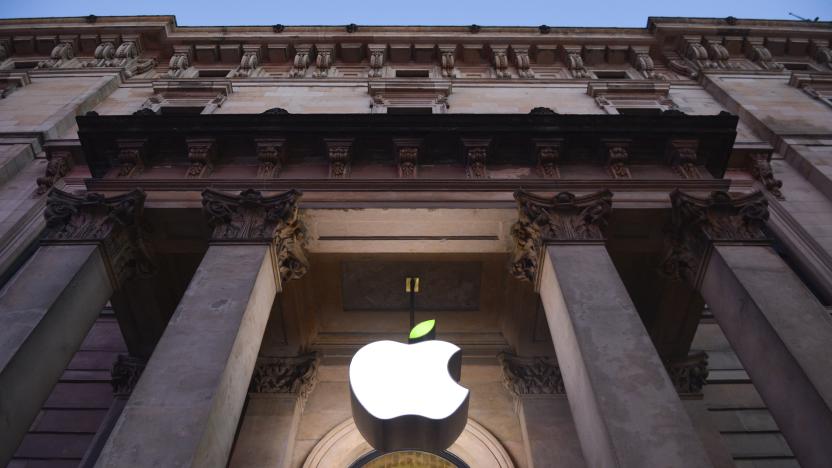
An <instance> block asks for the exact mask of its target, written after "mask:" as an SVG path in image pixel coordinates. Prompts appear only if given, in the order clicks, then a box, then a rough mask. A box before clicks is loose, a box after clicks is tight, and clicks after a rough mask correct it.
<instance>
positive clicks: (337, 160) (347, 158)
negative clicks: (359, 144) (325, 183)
mask: <svg viewBox="0 0 832 468" xmlns="http://www.w3.org/2000/svg"><path fill="white" fill-rule="evenodd" d="M324 143H326V153H327V159H329V178H330V179H348V178H349V177H350V169H351V166H352V161H351V152H352V139H351V138H347V139H325V140H324Z"/></svg>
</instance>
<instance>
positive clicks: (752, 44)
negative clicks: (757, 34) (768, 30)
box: [745, 37, 783, 71]
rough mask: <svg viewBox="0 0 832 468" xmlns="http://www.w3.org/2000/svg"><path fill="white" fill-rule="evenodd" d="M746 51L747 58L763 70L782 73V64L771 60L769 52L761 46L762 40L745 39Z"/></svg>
mask: <svg viewBox="0 0 832 468" xmlns="http://www.w3.org/2000/svg"><path fill="white" fill-rule="evenodd" d="M745 40H746V45H747V49H746V52H747V53H748V58H750V59H751V60H752V61H753V62H754V63H756V64H757V65H759V66H760V68H762V69H763V70H771V71H782V70H783V64H782V63H777V62H775V61H774V60H773V59H772V56H771V51H769V50H768V48H766V47H765V46H764V45H763V40H762V39H761V38H751V37H747V38H746V39H745Z"/></svg>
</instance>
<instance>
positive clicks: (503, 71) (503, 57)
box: [491, 46, 511, 79]
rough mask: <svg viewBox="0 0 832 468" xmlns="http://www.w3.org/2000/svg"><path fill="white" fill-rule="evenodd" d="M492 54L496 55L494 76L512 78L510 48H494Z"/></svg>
mask: <svg viewBox="0 0 832 468" xmlns="http://www.w3.org/2000/svg"><path fill="white" fill-rule="evenodd" d="M491 52H492V53H493V55H494V74H495V75H496V76H497V78H498V79H509V78H511V73H509V71H508V48H507V47H496V46H492V47H491Z"/></svg>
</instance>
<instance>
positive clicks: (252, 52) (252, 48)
mask: <svg viewBox="0 0 832 468" xmlns="http://www.w3.org/2000/svg"><path fill="white" fill-rule="evenodd" d="M259 69H260V45H259V44H245V45H243V56H242V57H241V58H240V66H239V67H237V70H235V71H234V76H235V77H237V78H246V77H252V76H256V75H257V74H258V72H259Z"/></svg>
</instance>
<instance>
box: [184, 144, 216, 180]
mask: <svg viewBox="0 0 832 468" xmlns="http://www.w3.org/2000/svg"><path fill="white" fill-rule="evenodd" d="M185 143H186V144H187V145H188V161H190V163H191V165H190V167H188V172H187V174H186V177H189V178H202V177H207V176H208V174H210V173H211V170H213V168H214V160H215V159H216V154H217V150H216V145H215V144H214V139H213V138H189V139H187V140H185Z"/></svg>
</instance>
